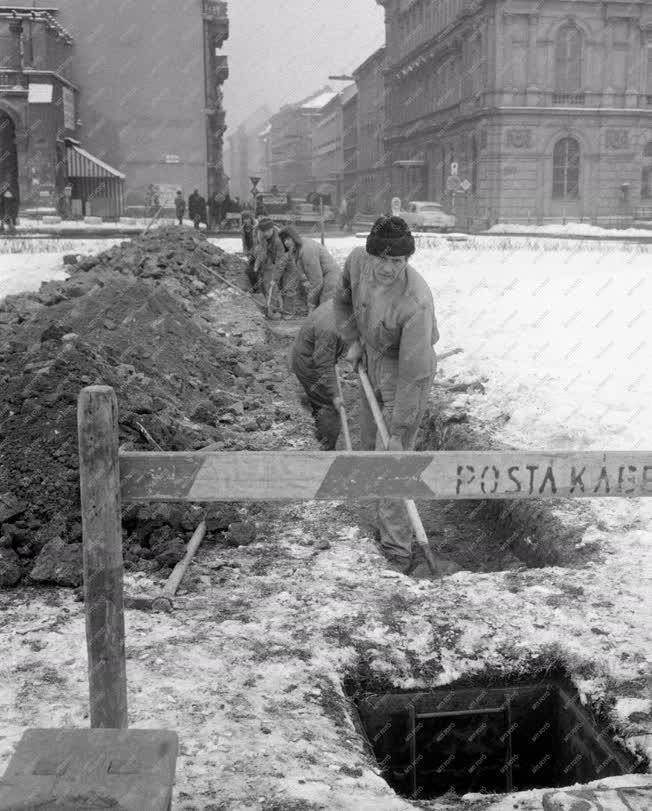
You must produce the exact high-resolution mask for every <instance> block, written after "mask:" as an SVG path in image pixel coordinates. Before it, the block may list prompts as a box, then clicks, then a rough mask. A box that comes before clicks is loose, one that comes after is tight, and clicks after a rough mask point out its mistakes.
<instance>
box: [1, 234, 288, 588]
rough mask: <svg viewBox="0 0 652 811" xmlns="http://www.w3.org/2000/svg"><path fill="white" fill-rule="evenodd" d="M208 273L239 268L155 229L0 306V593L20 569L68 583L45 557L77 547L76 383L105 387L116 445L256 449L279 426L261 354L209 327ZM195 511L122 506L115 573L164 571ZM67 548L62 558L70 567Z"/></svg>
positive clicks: (219, 528)
mask: <svg viewBox="0 0 652 811" xmlns="http://www.w3.org/2000/svg"><path fill="white" fill-rule="evenodd" d="M216 268H219V269H220V272H221V273H225V274H226V273H230V274H233V273H238V274H242V267H241V264H240V262H239V260H237V259H234V258H233V257H229V256H228V255H227V254H225V253H224V252H223V251H221V250H220V249H218V248H217V247H215V246H213V245H211V244H210V243H208V242H207V241H206V239H205V238H204V237H202V236H200V235H196V234H194V233H193V232H189V231H188V230H187V229H181V228H167V229H160V230H158V231H156V232H155V233H152V234H148V235H145V236H143V237H140V238H138V239H135V240H133V241H129V242H124V243H122V244H121V245H119V246H117V247H115V248H113V249H111V250H109V251H106V252H105V253H102V254H100V255H99V256H97V257H87V258H82V259H80V260H79V261H78V262H77V263H76V264H75V265H73V266H71V277H70V278H69V279H68V280H66V281H64V282H56V283H48V284H44V285H43V286H42V287H41V289H40V290H39V291H38V292H37V293H33V294H27V295H22V296H13V297H10V298H8V299H6V300H5V301H4V302H3V303H2V304H0V382H1V383H2V387H3V390H4V398H3V403H2V405H1V406H0V456H1V457H2V460H3V465H2V467H1V468H0V529H1V531H0V553H1V554H0V586H2V585H9V586H10V585H14V584H15V583H16V582H18V581H19V580H20V579H21V577H22V576H23V575H24V574H25V573H30V574H35V578H34V579H38V580H41V581H43V580H45V581H46V582H61V583H62V584H65V585H74V584H75V583H74V581H75V577H74V575H72V576H71V574H70V572H69V571H68V572H66V574H65V576H59V575H58V574H57V567H56V566H54V565H53V564H50V563H49V561H50V559H52V560H53V561H55V562H56V559H57V558H59V557H60V556H61V549H60V548H59V547H60V544H61V543H62V542H63V543H65V544H69V545H73V546H75V547H78V545H79V544H80V541H81V521H80V514H79V484H78V482H79V474H78V458H77V397H78V394H79V391H80V390H81V389H82V388H83V387H84V386H87V385H92V384H104V385H109V386H112V387H113V388H114V389H115V391H116V394H117V397H118V402H119V408H120V425H119V432H120V441H121V446H122V447H123V448H124V449H127V448H131V449H142V450H153V449H155V447H156V446H160V447H161V448H162V449H164V450H166V451H171V450H197V449H199V448H202V447H205V446H207V445H209V444H212V445H214V446H215V447H216V448H233V449H239V448H242V447H249V448H252V447H254V448H255V447H256V444H255V438H256V437H257V436H258V434H257V432H260V431H265V430H269V429H270V428H271V426H272V422H273V421H274V420H275V419H277V418H278V416H279V414H278V413H277V411H278V409H276V410H275V409H274V408H273V407H272V406H270V405H269V404H266V403H265V401H266V400H267V397H266V396H265V395H267V396H269V394H270V392H269V390H268V388H267V386H266V385H265V383H266V382H267V383H269V381H270V380H272V381H273V380H274V373H273V371H270V370H269V369H267V376H266V375H265V371H266V370H265V369H264V368H263V367H264V366H265V364H269V361H270V360H271V354H270V353H269V351H266V348H265V347H247V346H246V345H244V344H242V342H241V341H239V340H238V339H237V338H235V339H234V338H232V339H231V340H230V341H229V340H227V339H226V338H224V337H220V336H219V335H217V334H215V332H214V330H211V324H210V317H209V315H207V312H206V302H207V299H206V293H207V292H209V291H210V289H211V287H212V286H213V285H214V284H215V281H216V279H215V277H214V273H213V270H212V269H216ZM261 369H262V372H261ZM256 373H259V375H258V376H259V377H260V378H261V379H262V380H257V379H256ZM243 436H246V437H247V442H246V443H245V442H244V441H243ZM143 511H144V512H143ZM199 513H200V509H199V508H198V507H189V508H186V507H184V508H180V507H173V508H172V507H170V506H169V505H160V506H157V507H156V508H149V507H148V508H144V507H143V508H134V507H131V508H129V509H126V510H125V515H124V521H123V527H124V529H125V560H126V561H127V565H128V566H131V567H139V568H145V569H146V570H158V569H160V570H162V573H165V572H166V570H168V569H169V568H170V567H172V566H173V565H174V564H175V563H176V562H177V561H178V560H179V559H180V558H181V557H182V556H183V553H184V546H185V542H186V541H187V539H188V538H189V536H190V534H191V533H192V531H193V530H194V528H195V527H196V525H197V523H198V521H199ZM210 517H211V521H210V527H211V529H212V531H213V532H214V533H221V532H223V531H225V530H227V529H228V526H229V523H231V522H233V521H237V520H238V514H237V512H235V511H234V509H229V508H228V505H227V507H219V508H215V509H214V510H212V512H211V515H210ZM227 519H228V520H227ZM78 551H79V550H78V549H71V550H70V557H71V559H72V560H74V561H77V560H78V559H80V558H79V555H78ZM53 553H54V554H53ZM35 558H36V559H37V560H36V564H37V565H36V566H34V563H35ZM69 568H70V567H68V569H69ZM73 568H75V567H73Z"/></svg>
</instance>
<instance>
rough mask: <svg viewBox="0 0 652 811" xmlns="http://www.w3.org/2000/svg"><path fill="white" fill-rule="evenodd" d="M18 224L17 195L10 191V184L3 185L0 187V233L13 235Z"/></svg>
mask: <svg viewBox="0 0 652 811" xmlns="http://www.w3.org/2000/svg"><path fill="white" fill-rule="evenodd" d="M17 222H18V194H17V193H16V192H15V191H13V190H12V188H11V185H10V183H6V182H5V183H3V184H2V187H0V231H4V230H5V225H6V226H7V228H8V229H9V233H12V234H13V233H14V232H15V230H16V223H17Z"/></svg>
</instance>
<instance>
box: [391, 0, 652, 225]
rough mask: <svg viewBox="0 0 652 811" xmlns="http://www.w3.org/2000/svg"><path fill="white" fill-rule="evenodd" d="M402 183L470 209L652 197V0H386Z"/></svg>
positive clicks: (622, 210)
mask: <svg viewBox="0 0 652 811" xmlns="http://www.w3.org/2000/svg"><path fill="white" fill-rule="evenodd" d="M377 2H378V3H379V4H380V5H382V6H384V8H385V25H386V49H387V58H386V72H385V79H386V95H387V113H386V131H385V146H386V150H387V161H388V164H389V166H390V167H391V172H392V176H391V185H392V192H393V193H397V194H398V195H399V196H401V197H403V198H404V199H409V198H411V199H430V200H440V201H442V202H448V203H449V204H450V202H451V195H450V194H449V193H448V192H447V178H448V177H449V175H450V173H451V165H452V164H457V167H458V176H459V177H460V178H461V179H463V180H467V181H468V183H469V191H468V192H467V193H461V194H456V195H455V205H456V209H457V210H456V213H458V214H462V217H463V218H467V217H468V218H469V219H470V220H476V221H484V220H486V219H490V220H491V221H492V222H495V221H497V220H511V221H518V220H519V219H526V218H528V217H529V218H531V219H532V220H538V221H543V220H545V219H555V220H559V219H562V218H564V217H568V218H586V219H589V220H592V221H594V222H597V221H617V220H618V219H621V218H622V219H623V220H627V219H632V218H633V217H635V216H645V214H646V211H647V212H650V210H651V209H652V205H651V204H652V199H651V194H652V192H651V185H652V184H651V177H652V2H651V0H607V1H606V2H597V0H595V1H594V2H592V1H591V0H587V2H583V3H578V2H568V1H566V2H564V0H551V1H550V2H540V0H518V2H516V3H514V2H511V0H510V2H507V0H489V1H485V0H377Z"/></svg>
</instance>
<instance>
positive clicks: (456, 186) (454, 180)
mask: <svg viewBox="0 0 652 811" xmlns="http://www.w3.org/2000/svg"><path fill="white" fill-rule="evenodd" d="M461 186H462V182H461V181H460V179H459V177H458V176H457V175H451V176H450V177H449V178H448V180H447V181H446V188H447V189H448V191H453V192H455V191H459V190H460V188H461Z"/></svg>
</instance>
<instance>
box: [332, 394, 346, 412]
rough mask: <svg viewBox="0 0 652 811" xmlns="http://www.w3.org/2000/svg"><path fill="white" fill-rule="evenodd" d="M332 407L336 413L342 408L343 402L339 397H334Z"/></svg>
mask: <svg viewBox="0 0 652 811" xmlns="http://www.w3.org/2000/svg"><path fill="white" fill-rule="evenodd" d="M333 406H334V408H335V409H336V410H337V411H339V410H340V408H344V400H342V398H341V397H336V398H335V399H334V400H333Z"/></svg>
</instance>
